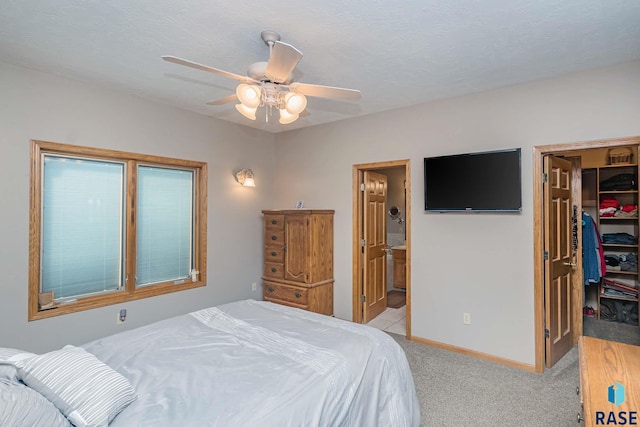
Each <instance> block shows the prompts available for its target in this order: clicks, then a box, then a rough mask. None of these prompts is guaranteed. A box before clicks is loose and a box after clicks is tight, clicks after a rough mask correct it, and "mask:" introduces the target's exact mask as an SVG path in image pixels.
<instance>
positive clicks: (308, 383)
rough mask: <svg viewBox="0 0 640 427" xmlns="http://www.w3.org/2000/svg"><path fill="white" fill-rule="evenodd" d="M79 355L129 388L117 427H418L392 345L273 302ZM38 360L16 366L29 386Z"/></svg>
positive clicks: (168, 326)
mask: <svg viewBox="0 0 640 427" xmlns="http://www.w3.org/2000/svg"><path fill="white" fill-rule="evenodd" d="M70 347H71V346H70ZM72 350H73V351H76V352H78V353H86V354H87V356H86V357H93V356H95V358H97V359H98V361H99V362H102V363H104V364H105V365H106V367H108V368H106V367H105V369H112V370H114V371H115V372H114V373H113V375H118V376H122V380H124V381H126V382H128V383H129V384H130V385H131V388H130V389H127V390H128V393H129V395H128V397H127V399H126V400H127V402H124V403H125V404H123V405H121V406H122V407H119V408H115V409H111V413H110V414H109V417H110V418H109V420H111V423H110V424H109V425H110V426H113V427H123V426H176V425H180V426H258V425H259V426H301V425H305V426H394V427H396V426H417V425H419V424H420V409H419V405H418V401H417V396H416V392H415V387H414V383H413V378H412V375H411V371H410V369H409V366H408V363H407V360H406V357H405V354H404V352H403V351H402V349H401V348H400V346H399V345H398V344H397V343H396V342H395V341H394V340H393V338H391V337H390V336H389V335H387V334H385V333H384V332H382V331H379V330H376V329H373V328H370V327H367V326H364V325H358V324H354V323H351V322H346V321H343V320H340V319H335V318H332V317H329V316H323V315H319V314H316V313H311V312H307V311H303V310H298V309H295V308H290V307H285V306H281V305H277V304H273V303H269V302H263V301H254V300H246V301H239V302H234V303H230V304H225V305H221V306H217V307H211V308H207V309H203V310H200V311H196V312H193V313H189V314H186V315H182V316H178V317H174V318H171V319H167V320H163V321H160V322H156V323H153V324H151V325H148V326H143V327H140V328H137V329H133V330H129V331H125V332H122V333H119V334H116V335H112V336H108V337H105V338H101V339H98V340H95V341H92V342H89V343H87V344H84V345H82V346H80V347H79V348H73V349H72ZM32 360H35V359H34V358H29V357H25V358H24V359H23V361H22V362H18V365H20V364H22V365H23V366H18V371H19V374H18V376H19V377H20V376H21V374H22V377H23V378H22V379H23V380H24V379H25V378H29V377H28V376H27V374H26V370H27V368H28V364H29V363H31V361H32ZM25 366H27V368H25ZM23 371H24V372H23ZM85 371H87V369H85ZM95 376H96V375H93V374H92V377H95ZM87 381H90V380H85V381H84V382H85V383H86V382H87ZM25 382H27V381H25ZM32 382H33V381H32ZM27 385H28V386H29V387H32V385H33V384H29V383H28V382H27ZM123 387H124V385H123ZM48 397H49V398H50V400H53V399H54V398H53V397H51V396H48ZM94 401H95V399H94ZM54 403H55V402H54ZM94 403H95V402H94ZM56 406H58V408H59V409H61V408H60V407H59V405H58V404H56ZM71 409H72V408H66V412H65V411H63V413H65V415H68V413H69V411H70V410H71ZM61 410H62V409H61ZM113 412H116V413H115V414H114V413H113ZM117 412H119V414H118V413H117ZM68 418H69V416H68ZM85 418H86V417H85ZM70 419H71V418H70ZM83 422H84V421H80V424H82V423H83ZM87 425H90V423H89V422H87Z"/></svg>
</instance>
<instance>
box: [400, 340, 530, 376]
mask: <svg viewBox="0 0 640 427" xmlns="http://www.w3.org/2000/svg"><path fill="white" fill-rule="evenodd" d="M407 339H408V340H409V341H414V342H417V343H419V344H424V345H428V346H431V347H436V348H440V349H443V350H448V351H452V352H454V353H460V354H465V355H467V356H472V357H477V358H478V359H484V360H488V361H490V362H494V363H499V364H501V365H506V366H511V367H512V368H518V369H522V370H524V371H529V372H536V367H535V365H531V364H529V363H523V362H516V361H515V360H511V359H506V358H504V357H499V356H494V355H493V354H488V353H483V352H481V351H476V350H470V349H468V348H464V347H458V346H455V345H451V344H445V343H442V342H438V341H432V340H428V339H426V338H420V337H416V336H411V337H407Z"/></svg>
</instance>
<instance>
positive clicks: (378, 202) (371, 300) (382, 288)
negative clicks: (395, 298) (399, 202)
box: [362, 171, 387, 323]
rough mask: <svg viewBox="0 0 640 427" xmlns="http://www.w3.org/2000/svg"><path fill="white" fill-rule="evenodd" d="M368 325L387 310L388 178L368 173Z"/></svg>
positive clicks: (365, 313) (365, 248)
mask: <svg viewBox="0 0 640 427" xmlns="http://www.w3.org/2000/svg"><path fill="white" fill-rule="evenodd" d="M363 210H364V212H363V217H364V218H363V223H364V229H363V236H364V246H363V252H364V253H363V260H364V268H363V270H364V271H363V293H362V294H363V295H364V302H363V304H364V307H363V317H364V323H367V322H369V321H370V320H371V319H373V318H374V317H376V316H377V315H378V314H380V313H382V312H383V311H384V310H385V309H386V308H387V284H386V277H387V253H386V251H385V249H386V246H387V217H386V212H387V177H386V176H385V175H382V174H379V173H375V172H371V171H364V201H363Z"/></svg>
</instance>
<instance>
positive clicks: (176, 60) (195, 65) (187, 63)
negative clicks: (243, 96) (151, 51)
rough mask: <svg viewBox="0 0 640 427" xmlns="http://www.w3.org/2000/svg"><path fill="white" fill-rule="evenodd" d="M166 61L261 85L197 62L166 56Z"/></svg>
mask: <svg viewBox="0 0 640 427" xmlns="http://www.w3.org/2000/svg"><path fill="white" fill-rule="evenodd" d="M162 59H164V60H165V61H168V62H173V63H174V64H179V65H185V66H187V67H191V68H195V69H197V70H202V71H207V72H209V73H213V74H218V75H220V76H224V77H229V78H232V79H235V80H240V81H241V82H244V83H259V82H258V81H257V80H254V79H252V78H250V77H247V76H241V75H240V74H235V73H230V72H228V71H224V70H219V69H217V68H213V67H209V66H207V65H202V64H198V63H197V62H193V61H188V60H186V59H182V58H177V57H175V56H170V55H165V56H163V57H162Z"/></svg>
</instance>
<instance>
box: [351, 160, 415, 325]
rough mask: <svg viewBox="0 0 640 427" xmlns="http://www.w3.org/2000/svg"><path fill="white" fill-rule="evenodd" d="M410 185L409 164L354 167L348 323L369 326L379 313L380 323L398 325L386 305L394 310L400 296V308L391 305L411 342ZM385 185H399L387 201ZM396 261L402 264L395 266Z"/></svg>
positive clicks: (398, 161)
mask: <svg viewBox="0 0 640 427" xmlns="http://www.w3.org/2000/svg"><path fill="white" fill-rule="evenodd" d="M388 177H389V178H390V179H391V181H389V179H388ZM389 182H391V184H389ZM398 182H400V183H399V184H397V183H398ZM410 182H411V173H410V161H409V160H395V161H386V162H379V163H366V164H358V165H354V166H353V217H352V218H353V238H352V247H353V321H354V322H357V323H368V322H369V321H371V320H372V319H374V318H375V317H376V316H378V315H379V314H381V313H382V315H381V316H380V317H381V318H382V317H383V316H385V315H386V316H388V317H389V319H391V317H393V316H395V317H397V319H400V317H399V316H400V313H393V314H390V313H388V310H396V309H394V308H393V307H392V308H388V307H387V304H388V303H389V302H391V303H392V304H393V302H394V299H395V300H397V297H398V296H399V293H401V294H403V295H402V296H404V301H405V304H404V305H402V304H396V305H397V306H399V307H401V308H399V309H397V310H401V311H402V312H403V314H402V318H403V319H404V325H403V326H404V333H405V334H406V336H407V337H410V336H411V327H410V325H411V320H410V319H411V280H410V278H411V268H410V266H411V249H410V248H411V185H410ZM394 183H395V184H394ZM388 185H392V186H394V187H397V186H398V185H399V186H400V187H401V189H400V190H398V189H397V188H396V190H395V191H394V189H393V188H391V194H392V196H391V197H390V196H389V195H388V194H387V193H388V190H389V188H388V187H387V186H388ZM400 192H401V193H400ZM399 193H400V194H399ZM390 208H394V209H390ZM394 255H395V257H396V259H395V260H394V259H393V256H394ZM400 256H402V258H403V259H402V261H403V264H400V263H399V261H400V260H399V257H400ZM387 266H389V268H391V269H392V271H393V273H391V271H388V268H387ZM394 267H395V269H394ZM388 273H391V274H388ZM394 276H395V280H394ZM389 283H390V284H391V285H392V286H388V284H389ZM393 284H395V285H396V286H397V288H396V286H393ZM389 291H395V292H392V293H389ZM388 296H391V298H388ZM397 321H400V322H402V320H397ZM389 332H395V333H400V332H399V331H391V330H389Z"/></svg>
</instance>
